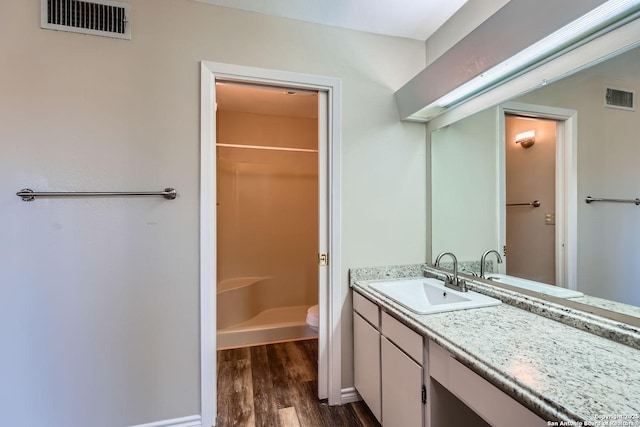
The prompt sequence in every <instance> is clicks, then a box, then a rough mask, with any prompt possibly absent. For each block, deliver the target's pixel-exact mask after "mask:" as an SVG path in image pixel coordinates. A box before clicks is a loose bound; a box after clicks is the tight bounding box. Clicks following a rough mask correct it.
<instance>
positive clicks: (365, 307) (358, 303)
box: [353, 292, 380, 330]
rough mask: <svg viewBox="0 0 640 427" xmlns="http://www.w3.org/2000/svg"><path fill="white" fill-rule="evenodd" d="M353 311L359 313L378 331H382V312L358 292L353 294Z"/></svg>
mask: <svg viewBox="0 0 640 427" xmlns="http://www.w3.org/2000/svg"><path fill="white" fill-rule="evenodd" d="M353 310H354V311H356V312H358V314H360V316H362V318H363V319H365V320H366V321H367V322H369V323H371V324H372V325H373V326H374V327H375V328H376V329H378V330H379V329H380V310H379V309H378V306H377V305H375V304H374V303H372V302H371V301H369V300H368V299H366V298H365V297H363V296H362V295H360V294H359V293H357V292H354V293H353Z"/></svg>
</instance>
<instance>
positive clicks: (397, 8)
mask: <svg viewBox="0 0 640 427" xmlns="http://www.w3.org/2000/svg"><path fill="white" fill-rule="evenodd" d="M198 1H201V2H204V3H210V4H214V5H217V6H224V7H230V8H234V9H241V10H247V11H250V12H257V13H262V14H264V15H271V16H279V17H282V18H290V19H296V20H300V21H307V22H314V23H317V24H324V25H330V26H334V27H340V28H347V29H351V30H358V31H366V32H370V33H376V34H384V35H389V36H397V37H406V38H410V39H416V40H423V41H424V40H426V39H427V38H428V37H429V36H430V35H431V34H433V33H434V32H435V31H436V30H437V29H438V28H439V27H440V26H441V25H442V24H443V23H444V22H445V21H446V20H447V19H449V18H450V17H451V15H453V14H454V13H455V12H456V11H457V10H458V9H459V8H460V7H461V6H462V5H463V4H464V3H466V2H467V0H397V1H389V0H322V1H319V0H198Z"/></svg>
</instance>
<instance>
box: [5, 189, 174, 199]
mask: <svg viewBox="0 0 640 427" xmlns="http://www.w3.org/2000/svg"><path fill="white" fill-rule="evenodd" d="M177 195H178V193H177V191H176V190H175V189H174V188H165V189H164V190H163V191H68V192H58V191H33V190H31V189H30V188H25V189H22V190H20V191H18V192H17V193H16V196H18V197H22V201H24V202H31V201H33V200H35V198H36V197H98V196H162V197H164V198H165V199H167V200H173V199H175V198H176V196H177Z"/></svg>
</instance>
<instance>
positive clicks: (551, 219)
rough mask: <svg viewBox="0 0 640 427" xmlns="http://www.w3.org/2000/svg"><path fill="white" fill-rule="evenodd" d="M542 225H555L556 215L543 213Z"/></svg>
mask: <svg viewBox="0 0 640 427" xmlns="http://www.w3.org/2000/svg"><path fill="white" fill-rule="evenodd" d="M544 225H556V213H555V212H545V213H544Z"/></svg>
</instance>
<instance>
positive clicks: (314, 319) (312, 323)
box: [307, 305, 320, 332]
mask: <svg viewBox="0 0 640 427" xmlns="http://www.w3.org/2000/svg"><path fill="white" fill-rule="evenodd" d="M307 325H309V327H310V328H311V329H313V330H314V331H316V332H317V331H318V325H320V319H319V317H318V305H314V306H311V307H309V309H308V310H307Z"/></svg>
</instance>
